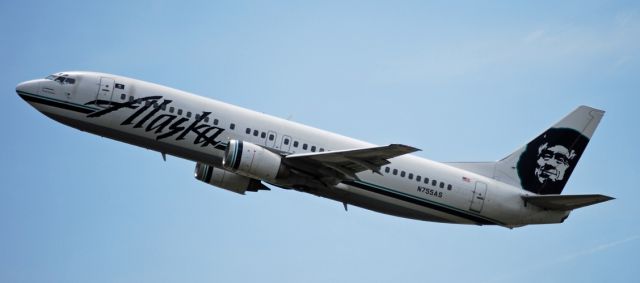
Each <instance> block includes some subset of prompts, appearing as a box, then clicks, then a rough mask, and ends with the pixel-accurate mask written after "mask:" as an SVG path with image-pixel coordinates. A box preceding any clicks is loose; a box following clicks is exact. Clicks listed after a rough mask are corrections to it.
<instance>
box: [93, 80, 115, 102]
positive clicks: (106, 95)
mask: <svg viewBox="0 0 640 283" xmlns="http://www.w3.org/2000/svg"><path fill="white" fill-rule="evenodd" d="M114 84H115V81H114V80H113V79H112V78H105V77H101V78H100V86H99V88H98V95H97V96H96V100H97V101H96V105H97V106H101V107H107V106H109V104H111V96H112V95H113V85H114Z"/></svg>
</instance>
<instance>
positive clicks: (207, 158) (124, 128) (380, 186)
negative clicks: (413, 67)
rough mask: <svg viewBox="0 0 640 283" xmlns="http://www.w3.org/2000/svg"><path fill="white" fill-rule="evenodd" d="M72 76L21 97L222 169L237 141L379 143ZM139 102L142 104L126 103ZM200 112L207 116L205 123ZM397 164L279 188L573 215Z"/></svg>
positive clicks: (533, 217) (57, 115) (489, 186)
mask: <svg viewBox="0 0 640 283" xmlns="http://www.w3.org/2000/svg"><path fill="white" fill-rule="evenodd" d="M65 74H66V75H68V76H69V77H73V78H74V79H75V82H74V83H64V82H60V81H54V80H50V79H49V80H47V79H41V80H34V81H29V82H25V83H22V84H20V85H19V86H18V88H17V91H18V93H19V95H20V96H21V97H22V98H23V99H25V100H26V101H28V102H29V103H30V104H31V105H32V106H33V107H35V108H36V109H38V110H39V111H40V112H42V113H44V114H45V115H47V116H49V117H51V118H53V119H54V120H56V121H59V122H61V123H64V124H67V125H69V126H72V127H75V128H77V129H80V130H82V131H87V132H91V133H94V134H97V135H101V136H105V137H109V138H112V139H115V140H119V141H123V142H126V143H130V144H133V145H136V146H140V147H144V148H149V149H152V150H156V151H159V152H161V153H163V154H164V153H166V154H170V155H174V156H177V157H181V158H185V159H189V160H193V161H196V162H200V163H205V164H209V165H212V166H215V167H218V168H221V167H222V164H221V163H222V158H223V153H224V149H225V147H226V143H227V141H228V140H231V139H234V140H241V141H247V142H251V143H254V144H257V145H260V146H263V147H265V148H268V149H270V150H272V151H274V152H277V153H279V154H282V155H288V154H294V153H306V152H309V153H311V152H320V151H323V152H324V151H327V152H329V151H335V150H345V149H357V148H363V147H371V146H373V145H372V144H370V143H366V142H363V141H359V140H356V139H352V138H348V137H345V136H342V135H338V134H334V133H331V132H327V131H324V130H320V129H316V128H313V127H309V126H306V125H302V124H299V123H296V122H292V121H288V120H284V119H281V118H277V117H273V116H270V115H266V114H262V113H258V112H255V111H251V110H248V109H244V108H241V107H237V106H234V105H230V104H227V103H224V102H220V101H216V100H213V99H209V98H205V97H201V96H197V95H194V94H190V93H187V92H183V91H179V90H175V89H172V88H168V87H164V86H160V85H156V84H152V83H148V82H144V81H139V80H135V79H130V78H125V77H120V76H115V75H110V74H101V73H91V72H67V73H65ZM135 99H143V102H142V103H138V104H135V105H134V104H131V103H129V104H128V105H127V102H130V101H131V100H135ZM118 105H120V106H122V107H118ZM207 113H209V114H207ZM196 115H198V117H200V118H202V117H203V116H204V117H205V118H203V119H202V120H200V121H198V120H196V119H197V117H196ZM390 161H391V163H390V164H388V165H386V166H383V167H382V168H381V173H382V174H375V173H373V172H371V171H365V172H361V173H358V174H357V177H358V179H357V180H353V181H347V182H341V183H339V184H337V185H331V186H326V187H324V188H323V187H314V188H305V187H291V186H290V183H288V182H287V181H286V180H283V182H281V183H278V182H270V183H271V184H273V185H276V186H279V187H284V188H293V189H296V190H300V191H305V192H309V193H313V194H315V195H319V196H323V197H327V198H331V199H334V200H337V201H340V202H343V203H345V204H352V205H356V206H359V207H363V208H367V209H371V210H374V211H378V212H382V213H387V214H391V215H396V216H401V217H407V218H412V219H420V220H428V221H437V222H450V223H463V224H497V225H501V226H506V227H517V226H522V225H527V224H541V223H559V222H562V221H563V220H564V219H565V218H566V217H567V216H568V214H569V213H568V212H565V211H561V212H558V211H547V210H542V209H540V208H538V207H535V206H531V205H528V206H527V205H526V204H525V203H524V201H523V200H522V198H521V196H522V195H524V194H525V193H526V192H525V191H523V190H522V189H520V188H517V187H514V186H512V185H509V184H506V183H503V182H499V181H497V180H495V179H492V178H488V177H485V176H482V175H479V174H476V173H473V172H470V171H466V170H463V169H460V168H457V167H452V166H449V165H446V164H443V163H438V162H434V161H431V160H428V159H424V158H420V157H417V156H414V155H403V156H399V157H396V158H393V159H391V160H390ZM427 178H428V181H426V180H427Z"/></svg>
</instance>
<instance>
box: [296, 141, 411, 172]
mask: <svg viewBox="0 0 640 283" xmlns="http://www.w3.org/2000/svg"><path fill="white" fill-rule="evenodd" d="M416 151H419V149H417V148H415V147H411V146H407V145H402V144H390V145H386V146H376V147H368V148H360V149H349V150H338V151H330V152H314V153H300V154H291V155H287V156H286V157H285V160H286V161H287V162H289V163H292V164H295V165H298V166H300V167H309V165H312V166H313V167H315V168H317V172H322V171H326V170H322V169H329V170H332V171H335V172H337V173H339V175H342V176H341V177H342V178H351V179H357V178H356V176H355V174H356V173H359V172H362V171H366V170H371V171H372V172H375V173H378V174H381V173H380V167H382V166H384V165H387V164H389V163H390V162H389V159H391V158H394V157H398V156H400V155H405V154H408V153H412V152H416ZM313 167H312V168H313Z"/></svg>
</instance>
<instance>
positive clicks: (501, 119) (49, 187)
mask: <svg viewBox="0 0 640 283" xmlns="http://www.w3.org/2000/svg"><path fill="white" fill-rule="evenodd" d="M91 2H92V1H77V2H74V1H43V2H38V1H4V2H1V3H0V27H1V29H2V33H1V34H2V36H1V37H0V40H1V44H0V51H1V52H0V62H2V65H1V66H0V70H2V76H1V77H0V86H1V87H2V89H3V90H4V91H3V93H4V95H2V96H0V103H1V105H3V110H2V111H0V120H1V121H3V123H2V125H3V129H4V131H3V135H2V139H0V143H1V144H0V145H1V146H2V148H3V149H4V150H3V151H2V152H3V153H2V158H0V169H1V170H0V172H1V173H0V174H1V175H0V176H1V178H0V180H1V181H0V182H1V183H0V184H1V185H0V227H1V228H0V229H1V230H0V231H1V233H0V251H1V252H0V281H2V282H185V281H187V282H255V281H263V282H327V281H335V282H390V281H393V282H425V281H427V282H428V281H433V282H442V281H445V280H446V281H449V282H462V281H466V282H468V281H474V282H513V281H516V280H517V281H519V282H572V281H580V282H602V281H605V280H606V281H612V282H634V281H636V280H637V278H639V277H640V269H639V268H638V263H637V254H638V252H640V221H639V220H638V218H637V217H638V215H639V213H640V206H638V205H637V201H638V199H640V193H639V192H638V191H639V187H638V182H637V179H638V176H639V175H640V172H639V171H638V165H637V164H638V161H640V150H639V149H638V144H640V143H639V142H640V140H639V139H640V133H639V130H638V126H637V124H638V122H639V118H638V115H637V114H636V113H637V108H638V104H639V102H640V101H639V100H640V99H639V96H638V89H640V80H639V79H638V78H639V77H638V74H640V5H639V4H637V2H636V1H562V2H560V3H558V1H535V2H533V3H514V2H513V1H505V2H488V1H486V2H484V1H483V2H479V1H470V2H457V3H454V4H451V3H450V1H442V2H427V1H317V2H312V1H279V2H276V3H272V2H270V1H228V2H220V1H217V2H213V1H201V2H196V1H194V2H189V3H184V2H178V1H176V2H162V1H151V2H144V1H134V2H131V1H110V2H102V3H98V2H96V3H91ZM211 2H213V3H211ZM63 70H92V71H101V72H108V73H115V74H119V75H124V76H130V77H135V78H139V79H142V80H147V81H152V82H156V83H160V84H164V85H168V86H172V87H175V88H178V89H182V90H186V91H189V92H193V93H197V94H200V95H203V96H207V97H210V98H214V99H218V100H222V101H226V102H230V103H233V104H237V105H240V106H243V107H247V108H251V109H255V110H259V111H262V112H265V113H269V114H272V115H276V116H280V117H290V118H291V119H292V120H295V121H298V122H302V123H306V124H309V125H313V126H316V127H319V128H323V129H327V130H331V131H335V132H338V133H341V134H345V135H349V136H353V137H356V138H359V139H363V140H367V141H370V142H373V143H376V144H387V143H405V144H409V145H412V146H415V147H418V148H421V149H422V150H423V151H421V152H419V153H418V154H419V155H420V156H423V157H426V158H430V159H434V160H438V161H485V160H496V159H499V158H502V157H503V156H505V155H506V154H508V153H510V152H511V151H512V150H514V149H515V148H517V147H519V146H521V145H522V144H524V143H525V142H526V141H528V140H529V139H531V138H532V137H534V136H535V135H537V134H538V133H539V132H540V131H542V130H544V129H546V127H548V126H549V125H551V124H552V123H554V122H555V121H557V120H558V119H560V118H561V117H562V116H564V115H565V114H566V113H568V112H569V111H571V110H573V109H574V108H575V107H577V106H578V105H582V104H585V105H590V106H593V107H596V108H601V109H604V110H606V111H607V114H606V115H605V117H604V119H603V121H602V123H601V124H600V127H599V129H598V131H597V132H596V134H595V136H594V138H593V139H592V141H591V143H590V144H589V147H588V150H587V151H586V153H585V155H584V156H583V157H582V160H581V163H580V164H579V166H578V167H577V169H576V170H575V171H574V173H573V175H572V178H571V180H570V181H569V183H568V186H567V188H566V189H565V193H571V194H581V193H602V194H606V195H611V196H614V197H616V198H617V199H616V200H614V201H610V202H607V203H604V204H599V205H596V206H592V207H588V208H584V209H580V210H578V211H575V212H574V213H572V215H571V216H570V217H569V219H568V220H567V221H566V222H565V223H564V224H561V225H546V226H528V227H524V228H519V229H514V230H509V229H505V228H500V227H476V226H458V225H447V224H437V223H429V222H420V221H413V220H406V219H401V218H395V217H391V216H387V215H383V214H378V213H374V212H370V211H367V210H363V209H359V208H355V207H354V208H350V209H349V211H348V212H346V213H345V212H344V210H343V208H342V204H340V203H337V202H334V201H330V200H326V199H321V198H318V197H315V196H312V195H307V194H303V193H298V192H292V191H284V190H280V189H274V190H272V191H270V192H260V193H254V194H248V195H246V196H240V195H236V194H233V193H230V192H227V191H224V190H221V189H217V188H214V187H210V186H207V185H206V184H203V183H200V182H198V181H196V180H195V179H193V167H194V164H193V163H192V162H189V161H185V160H180V159H177V158H173V157H169V158H168V160H167V162H163V161H162V158H161V156H160V154H158V153H155V152H152V151H149V150H145V149H141V148H136V147H133V146H130V145H125V144H123V143H119V142H115V141H112V140H109V139H106V138H101V137H97V136H93V135H90V134H86V133H83V132H80V131H78V130H75V129H72V128H69V127H66V126H64V125H61V124H58V123H56V122H54V121H52V120H50V119H48V118H46V117H45V116H43V115H42V114H40V113H38V112H37V111H35V110H34V109H33V108H31V107H30V106H29V105H28V104H26V103H25V102H23V101H22V100H21V99H20V98H19V97H18V96H17V95H16V94H15V85H16V84H17V83H19V82H21V81H25V80H29V79H34V78H40V77H44V76H46V75H47V74H49V73H54V72H58V71H63Z"/></svg>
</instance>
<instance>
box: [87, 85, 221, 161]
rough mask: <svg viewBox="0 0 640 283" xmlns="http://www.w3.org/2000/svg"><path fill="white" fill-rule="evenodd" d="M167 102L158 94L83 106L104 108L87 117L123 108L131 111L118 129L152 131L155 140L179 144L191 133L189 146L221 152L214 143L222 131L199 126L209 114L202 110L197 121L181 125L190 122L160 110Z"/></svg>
mask: <svg viewBox="0 0 640 283" xmlns="http://www.w3.org/2000/svg"><path fill="white" fill-rule="evenodd" d="M171 102H172V100H168V99H163V98H162V96H159V95H158V96H147V97H141V98H137V99H134V100H132V101H128V102H123V103H117V102H109V101H104V100H94V101H91V102H88V103H86V104H87V105H89V104H93V105H99V106H100V105H107V106H106V108H104V109H101V110H98V111H95V112H92V113H89V114H88V115H87V117H88V118H95V117H101V116H104V115H108V114H110V113H113V112H116V111H119V110H125V109H127V110H135V111H134V112H133V113H132V114H131V115H129V116H128V117H127V118H125V119H124V120H123V121H122V122H121V123H120V125H121V126H128V125H133V126H132V127H133V128H134V129H135V128H140V129H142V130H144V131H146V132H152V133H153V134H155V137H156V140H162V139H166V138H171V137H173V138H174V139H175V140H177V141H179V140H184V139H185V137H186V136H187V135H189V134H195V137H194V138H193V144H199V145H200V146H201V147H206V146H213V147H215V148H217V149H221V150H224V149H225V148H226V145H225V143H224V142H222V141H218V140H216V138H218V137H219V136H220V134H222V132H224V129H223V128H220V127H215V126H211V125H207V124H204V123H202V121H203V120H205V119H206V118H207V117H208V116H209V115H210V114H211V112H206V111H203V112H202V114H200V115H196V117H197V118H196V119H195V120H194V121H193V122H191V123H190V124H185V123H188V122H189V121H190V119H188V118H185V117H181V116H178V115H173V114H167V113H166V112H164V111H161V110H164V109H166V108H167V106H168V105H169V104H171Z"/></svg>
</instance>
